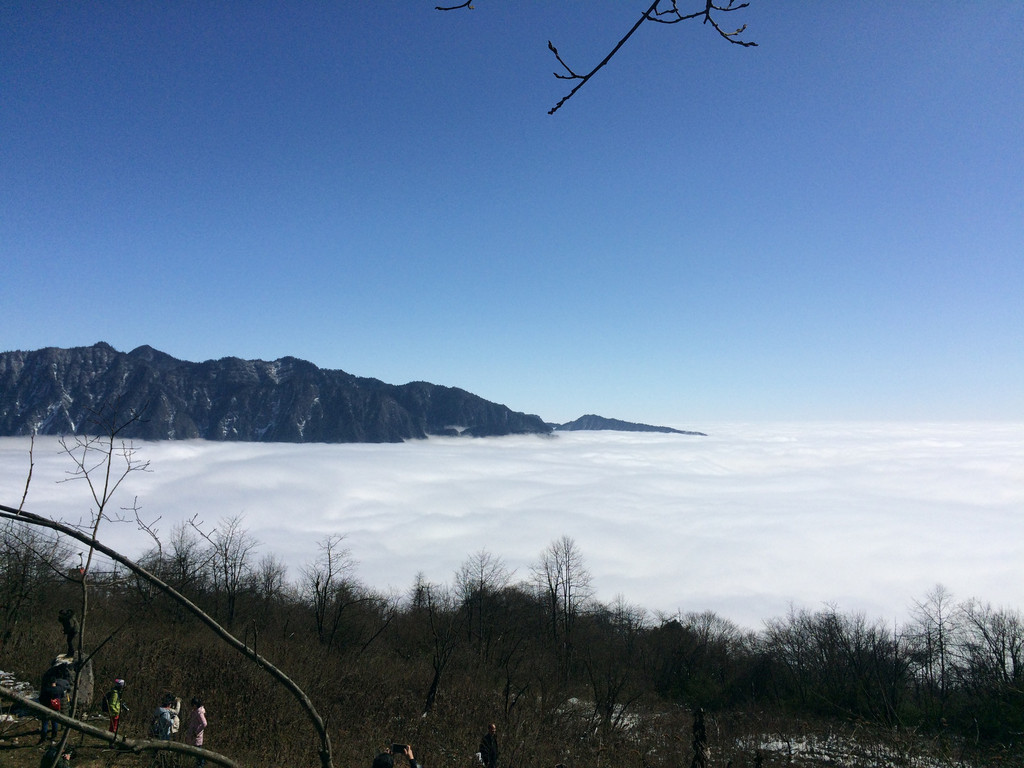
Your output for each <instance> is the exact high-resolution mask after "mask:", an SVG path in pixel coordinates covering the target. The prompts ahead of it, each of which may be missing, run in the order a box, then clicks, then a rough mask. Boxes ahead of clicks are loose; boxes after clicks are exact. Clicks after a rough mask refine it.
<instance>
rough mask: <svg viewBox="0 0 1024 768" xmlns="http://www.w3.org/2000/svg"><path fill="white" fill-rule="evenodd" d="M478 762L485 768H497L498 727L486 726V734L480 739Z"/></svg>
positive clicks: (493, 725)
mask: <svg viewBox="0 0 1024 768" xmlns="http://www.w3.org/2000/svg"><path fill="white" fill-rule="evenodd" d="M477 749H478V750H479V751H480V762H481V763H483V764H484V766H485V768H498V726H496V725H495V724H494V723H491V724H490V725H489V726H487V733H485V734H484V736H483V738H482V739H480V746H479V747H477Z"/></svg>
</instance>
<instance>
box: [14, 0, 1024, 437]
mask: <svg viewBox="0 0 1024 768" xmlns="http://www.w3.org/2000/svg"><path fill="white" fill-rule="evenodd" d="M435 4H436V3H435V2H434V0H416V2H405V3H403V4H402V6H401V8H400V9H398V8H396V6H395V5H394V4H391V3H372V2H343V3H307V2H282V3H245V4H242V3H227V4H223V3H222V4H218V3H200V4H188V3H126V2H120V1H115V2H107V3H100V4H80V3H54V2H38V1H37V0H8V1H7V2H4V3H2V4H0V93H2V100H3V108H2V109H0V136H2V137H3V145H2V158H0V171H2V172H0V255H2V259H3V266H4V279H3V281H0V306H2V307H3V308H4V317H3V323H2V327H0V348H3V349H5V350H12V349H21V350H30V349H38V348H41V347H49V346H55V347H71V346H85V345H90V344H94V343H96V342H97V341H106V342H108V343H110V344H112V345H113V346H114V347H115V348H117V349H119V350H122V351H128V350H131V349H133V348H135V347H137V346H141V345H145V344H148V345H151V346H153V347H155V348H157V349H159V350H162V351H164V352H166V353H168V354H170V355H172V356H174V357H177V358H180V359H183V360H191V361H203V360H207V359H217V358H221V357H228V356H235V357H241V358H245V359H263V360H273V359H276V358H279V357H284V356H287V355H291V356H295V357H299V358H302V359H306V360H309V361H311V362H313V363H314V364H316V365H318V366H320V367H321V368H328V369H343V370H345V371H347V372H349V373H352V374H354V375H357V376H367V377H375V378H379V379H382V380H383V381H387V382H389V383H394V384H401V383H405V382H408V381H414V380H425V381H430V382H434V383H437V384H444V385H447V386H456V387H461V388H463V389H466V390H469V391H470V392H473V393H475V394H478V395H480V396H481V397H484V398H486V399H488V400H491V401H494V402H500V403H504V404H506V405H508V406H509V407H510V408H512V409H513V410H516V411H525V412H528V413H536V414H539V415H540V416H541V417H543V418H544V419H546V420H548V421H553V422H559V423H561V422H566V421H569V420H571V419H574V418H576V417H578V416H580V415H581V414H583V413H598V414H601V415H603V416H609V417H614V418H621V419H626V420H629V421H640V422H646V423H653V424H671V425H674V426H680V427H684V428H692V429H698V430H705V428H706V425H707V424H709V423H712V422H722V421H743V420H750V421H781V420H818V421H820V420H831V419H836V420H845V419H868V420H924V421H928V420H953V421H962V420H970V419H993V420H1016V421H1019V420H1021V419H1024V301H1022V300H1021V297H1022V296H1024V258H1022V243H1024V184H1022V181H1021V180H1022V179H1024V142H1022V141H1021V136H1022V135H1024V3H1020V2H988V3H979V4H975V5H971V6H970V7H969V8H967V7H965V5H964V4H963V3H962V2H960V1H959V0H934V1H932V2H927V3H923V2H918V3H884V4H873V5H870V6H865V5H864V4H861V3H850V2H847V3H837V2H832V3H808V2H797V0H753V1H752V2H751V3H750V7H749V8H746V9H744V10H742V11H740V12H736V13H732V14H728V15H725V16H723V18H722V19H721V21H722V22H723V24H726V25H727V26H728V28H735V27H738V26H740V25H743V24H746V25H747V31H746V32H745V33H744V34H745V36H747V37H748V39H750V40H754V41H756V42H757V43H758V47H756V48H740V47H739V46H735V45H730V44H728V43H726V42H725V41H723V40H722V39H721V38H719V37H718V36H717V35H716V34H715V33H714V31H713V30H712V29H711V28H710V26H709V25H704V24H701V23H700V20H697V21H691V22H686V23H683V24H676V25H661V24H644V25H643V26H642V27H641V28H640V29H639V31H638V32H637V34H636V35H635V36H634V37H633V38H632V39H631V40H630V41H629V43H628V44H626V45H625V46H624V47H623V48H622V49H621V50H620V51H619V53H618V54H616V56H615V57H614V59H612V61H611V62H610V64H609V65H608V66H606V67H605V68H604V69H602V70H601V71H600V72H599V73H598V74H597V75H596V76H595V77H594V78H593V80H591V81H590V82H589V83H588V84H587V85H586V86H585V87H584V88H582V89H581V90H580V91H579V92H578V93H577V94H576V96H574V97H573V98H572V99H571V100H570V101H569V102H568V103H567V104H566V105H565V106H564V107H563V108H562V109H561V110H560V111H559V112H558V113H557V114H556V115H554V116H549V115H548V114H547V110H548V108H549V107H550V106H552V105H553V104H554V103H555V102H556V101H557V100H558V99H559V98H561V97H562V96H563V95H564V94H565V93H566V92H567V91H568V89H569V88H570V87H571V83H569V82H566V81H564V80H557V79H555V78H553V77H552V71H553V70H555V69H557V67H558V65H557V62H556V61H555V60H554V58H553V57H552V55H551V53H550V52H549V51H548V49H547V42H548V41H549V40H550V41H552V42H553V43H554V44H555V45H556V46H557V47H558V49H559V51H560V52H561V54H562V55H563V56H564V57H566V59H567V61H569V62H571V63H572V64H573V65H574V66H576V67H578V68H580V69H584V68H587V67H589V66H592V65H594V64H596V63H597V62H599V61H600V60H601V59H602V58H603V57H604V56H605V54H607V53H608V51H609V50H611V48H612V47H613V46H614V44H615V43H616V41H618V40H619V38H620V37H621V36H622V35H623V34H624V33H625V32H626V30H628V29H629V28H630V27H631V26H632V24H633V23H634V22H635V21H636V19H637V18H639V15H640V13H641V12H642V11H643V10H644V9H646V7H647V6H648V5H649V2H648V0H643V1H642V2H627V1H626V0H614V2H613V1H612V0H607V1H606V2H596V3H594V2H588V3H581V2H569V1H567V0H550V2H531V3H499V2H489V1H488V0H480V2H478V3H476V4H475V5H476V9H475V10H473V11H471V12H470V11H462V12H452V13H440V12H437V11H435V10H433V8H434V5H435ZM693 5H694V6H695V7H696V8H698V9H699V8H700V7H702V6H703V4H702V3H700V2H695V3H694V4H693ZM681 7H683V8H685V7H686V4H685V3H684V4H682V5H681Z"/></svg>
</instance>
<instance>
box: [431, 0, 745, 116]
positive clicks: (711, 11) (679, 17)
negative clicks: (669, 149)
mask: <svg viewBox="0 0 1024 768" xmlns="http://www.w3.org/2000/svg"><path fill="white" fill-rule="evenodd" d="M749 5H750V3H749V2H744V3H737V2H736V0H719V2H718V3H716V2H715V0H704V7H703V8H702V9H701V10H699V11H692V12H689V13H687V12H684V11H682V10H680V8H679V0H654V2H653V3H651V5H650V7H649V8H648V9H647V10H646V11H644V12H643V13H642V14H641V16H640V18H639V19H637V20H636V23H635V24H634V25H633V26H632V27H631V28H630V30H629V31H628V32H627V33H626V34H625V35H623V36H622V38H621V39H620V40H619V42H617V43H616V44H615V47H613V48H612V49H611V51H609V53H608V55H607V56H605V57H604V58H603V59H601V61H600V62H599V63H598V64H597V66H595V67H594V68H593V69H591V70H590V71H589V72H586V73H579V72H577V71H576V70H575V69H573V68H572V67H570V66H569V65H568V64H567V63H566V62H565V60H564V59H563V58H562V56H561V55H560V54H559V53H558V49H557V48H555V46H554V44H553V43H552V42H551V41H550V40H548V50H550V51H551V53H553V54H554V55H555V58H556V59H557V60H558V63H559V64H560V65H561V66H562V69H563V70H564V72H555V73H554V75H555V77H557V78H558V79H559V80H575V81H577V82H576V85H575V86H573V89H572V90H571V91H569V93H567V94H566V95H565V96H563V97H562V98H561V99H560V100H559V102H558V103H557V104H555V106H553V107H552V108H551V109H549V110H548V114H549V115H553V114H555V112H557V111H558V110H559V109H560V108H561V106H562V105H563V104H565V102H567V101H568V100H569V99H571V98H572V97H573V96H574V95H575V94H576V91H578V90H579V89H580V88H582V87H583V86H584V85H586V83H587V81H589V80H590V78H592V77H593V76H594V75H596V74H597V73H598V72H599V71H600V70H601V69H602V68H603V67H604V65H605V64H607V63H608V62H609V61H611V59H612V57H613V56H614V55H615V54H616V53H618V52H619V49H620V48H622V46H623V45H625V44H626V41H627V40H629V38H630V37H632V36H633V33H634V32H636V31H637V30H638V29H639V28H640V25H641V24H643V23H644V22H645V21H653V22H656V23H658V24H678V23H679V22H681V21H689V20H691V19H703V23H704V24H710V25H711V26H712V27H714V29H715V31H716V32H718V34H719V35H720V36H721V37H722V38H723V39H725V40H726V41H728V42H730V43H732V44H734V45H741V46H743V47H744V48H751V47H755V46H756V45H757V43H755V42H752V41H750V40H743V39H742V38H741V37H740V35H742V34H743V33H744V32H745V31H746V29H747V25H746V24H744V25H742V26H741V27H739V28H738V29H735V30H733V31H732V32H727V31H726V30H725V29H724V28H723V27H722V25H721V24H720V23H719V21H718V18H716V16H715V14H716V13H717V14H721V13H730V12H732V11H738V10H741V9H743V8H746V7H747V6H749ZM463 8H465V9H467V10H473V5H472V0H466V2H463V3H459V4H458V5H451V6H441V5H438V6H435V7H434V9H435V10H438V11H456V10H461V9H463Z"/></svg>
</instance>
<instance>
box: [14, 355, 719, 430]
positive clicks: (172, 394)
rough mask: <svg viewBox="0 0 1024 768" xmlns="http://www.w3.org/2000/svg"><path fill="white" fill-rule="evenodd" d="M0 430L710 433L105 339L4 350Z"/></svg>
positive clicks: (296, 364)
mask: <svg viewBox="0 0 1024 768" xmlns="http://www.w3.org/2000/svg"><path fill="white" fill-rule="evenodd" d="M0 398H2V399H0V436H17V435H28V434H33V433H36V434H96V433H104V432H105V431H107V430H106V428H105V427H104V425H101V424H97V423H96V422H97V419H98V418H99V419H102V418H107V419H109V418H111V417H112V416H115V414H114V413H113V412H112V411H111V409H115V410H116V411H117V413H116V418H119V419H122V420H124V419H125V418H126V417H127V416H128V415H129V414H135V415H138V418H136V419H133V420H132V421H131V422H130V423H129V424H127V425H126V427H125V429H124V431H123V432H122V433H121V436H123V437H125V438H135V439H146V440H180V439H195V438H199V439H206V440H224V441H239V442H250V441H251V442H299V443H303V442H323V443H353V442H367V443H383V442H401V441H403V440H409V439H420V438H426V437H429V436H463V435H464V436H474V437H490V436H501V435H512V434H541V435H546V434H550V433H551V432H553V431H556V430H558V431H568V430H579V429H616V430H623V431H643V432H671V433H677V434H685V435H702V434H703V433H700V432H686V431H683V430H677V429H672V428H670V427H654V426H651V425H647V424H635V423H632V422H626V421H621V420H618V419H607V418H604V417H601V416H595V415H593V414H588V415H586V416H581V417H580V418H579V419H576V420H575V421H573V422H567V423H566V424H551V423H548V422H545V421H543V420H542V419H541V418H540V417H539V416H536V415H533V414H527V413H522V412H518V411H513V410H511V409H510V408H508V407H507V406H505V405H502V404H499V403H493V402H490V401H488V400H485V399H483V398H481V397H479V396H477V395H474V394H472V393H471V392H467V391H466V390H463V389H460V388H457V387H446V386H442V385H438V384H431V383H429V382H425V381H412V382H408V383H406V384H401V385H395V384H387V383H385V382H383V381H380V380H379V379H375V378H366V377H359V376H354V375H353V374H350V373H347V372H345V371H343V370H330V369H321V368H319V367H317V366H316V365H314V364H313V363H311V362H309V361H306V360H301V359H299V358H296V357H291V356H286V357H282V358H279V359H277V360H272V361H265V360H243V359H241V358H238V357H223V358H220V359H218V360H206V361H203V362H191V361H187V360H180V359H178V358H176V357H173V356H172V355H169V354H167V353H165V352H162V351H160V350H158V349H155V348H153V347H151V346H149V345H148V344H146V345H142V346H139V347H136V348H135V349H133V350H131V351H130V352H120V351H118V350H117V349H115V348H114V347H113V346H111V345H110V344H108V343H107V342H103V341H100V342H97V343H96V344H93V345H92V346H89V347H70V348H61V347H45V348H43V349H39V350H33V351H20V350H17V351H10V352H3V353H0Z"/></svg>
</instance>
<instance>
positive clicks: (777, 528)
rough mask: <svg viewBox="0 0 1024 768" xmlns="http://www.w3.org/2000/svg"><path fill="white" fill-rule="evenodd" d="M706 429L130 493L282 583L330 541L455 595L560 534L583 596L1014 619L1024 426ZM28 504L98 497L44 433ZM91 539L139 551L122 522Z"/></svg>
mask: <svg viewBox="0 0 1024 768" xmlns="http://www.w3.org/2000/svg"><path fill="white" fill-rule="evenodd" d="M703 429H704V431H707V432H708V433H709V434H708V436H707V437H695V436H687V435H665V434H648V433H627V432H568V433H556V434H555V435H554V436H552V437H539V436H516V437H503V438H483V439H474V438H431V439H428V440H420V441H412V442H407V443H402V444H394V445H367V444H355V445H352V444H346V445H323V444H316V445H295V444H282V443H271V444H261V443H219V442H203V441H186V442H181V441H177V442H174V441H166V442H136V443H135V444H134V448H135V449H136V459H138V460H142V461H148V462H150V466H149V469H150V471H148V472H134V473H131V474H130V475H129V476H128V478H127V479H126V480H125V483H124V485H123V486H122V487H121V488H120V489H119V490H118V495H117V497H116V498H115V504H117V505H119V506H131V505H132V504H133V503H134V502H135V499H136V498H137V500H138V505H139V507H140V509H141V515H142V517H143V518H144V519H146V520H149V521H153V523H154V525H155V528H156V529H157V530H158V531H159V533H160V535H161V536H162V537H164V538H166V537H167V536H168V535H169V533H170V531H171V529H172V528H173V527H174V526H175V525H176V524H177V523H180V522H181V521H184V520H188V519H189V518H192V517H193V516H196V515H198V518H199V520H201V521H203V522H204V523H205V526H206V528H207V529H210V528H212V527H214V526H215V525H217V523H218V522H219V521H221V520H223V519H225V518H228V517H231V516H237V515H241V516H242V518H243V526H244V527H245V528H246V529H248V531H249V533H250V534H251V535H252V536H253V537H255V538H256V539H257V540H258V541H259V542H260V543H261V546H260V548H259V550H258V551H257V553H256V555H257V557H259V556H260V555H263V554H268V553H273V554H274V555H275V556H277V557H278V558H280V559H281V560H282V561H283V562H284V563H286V564H287V565H288V567H289V576H290V578H291V579H293V580H297V579H298V577H299V573H300V569H301V567H302V566H303V565H304V564H306V563H308V562H311V561H312V560H313V559H314V558H315V557H316V555H317V551H318V549H317V544H318V542H319V541H322V540H323V539H324V538H325V537H326V536H328V535H330V534H341V535H344V536H345V537H346V539H345V543H344V545H345V546H346V547H348V548H349V549H350V551H351V555H352V557H353V558H354V559H355V560H356V561H357V568H356V574H357V576H358V577H359V578H360V579H361V580H362V581H363V582H364V583H367V584H370V585H372V586H374V587H376V588H379V589H381V590H388V589H393V590H395V591H399V592H405V591H406V590H408V589H409V587H410V586H411V585H412V584H413V582H414V579H415V577H416V574H417V573H423V574H424V575H425V577H426V578H427V579H428V580H430V581H434V582H450V581H451V579H452V576H453V574H454V572H455V571H456V569H457V568H458V567H459V565H460V564H461V563H462V562H464V561H465V560H466V559H467V558H468V557H469V556H470V555H472V554H474V553H476V552H479V551H481V550H487V551H488V552H490V553H491V554H493V555H497V556H499V557H500V558H502V559H503V561H504V562H505V564H506V566H507V567H508V568H509V569H510V570H514V571H515V578H516V579H527V578H528V577H529V572H530V565H531V564H532V563H534V562H536V561H537V559H538V556H539V554H540V552H541V550H542V549H544V548H545V547H546V546H547V545H548V544H549V543H550V542H551V541H553V540H554V539H556V538H558V537H560V536H562V535H568V536H570V537H572V538H573V539H574V540H575V542H576V544H577V545H578V547H579V549H580V551H581V553H582V554H583V556H584V558H585V561H586V564H587V566H588V567H589V570H590V571H591V573H592V575H593V586H594V588H595V590H596V596H597V597H598V598H599V599H601V600H603V601H605V602H610V601H612V600H614V599H616V598H617V597H619V596H622V597H623V598H625V599H626V600H627V601H628V602H630V603H634V604H636V605H640V606H643V607H645V608H648V609H650V610H652V611H664V612H667V613H672V612H674V611H676V610H682V611H691V610H696V611H699V610H706V609H710V610H714V611H716V612H717V613H719V614H720V615H722V616H725V617H728V618H730V619H732V620H734V621H736V622H737V623H739V624H740V625H742V626H745V627H749V628H752V629H756V628H758V627H760V625H761V622H762V620H763V619H766V618H771V617H775V616H781V615H783V614H785V613H786V611H787V610H788V609H789V607H790V606H791V605H793V606H795V607H797V608H810V609H820V608H823V607H825V606H826V605H835V606H836V607H837V608H838V609H840V610H841V611H844V612H855V611H857V612H863V613H865V614H866V615H867V616H868V618H871V619H876V618H877V619H884V620H886V621H888V622H901V621H903V620H905V619H906V618H907V617H908V615H909V612H910V609H911V608H912V606H913V603H914V601H915V600H921V599H923V598H924V597H925V595H926V594H927V593H928V592H929V591H930V590H931V589H932V588H933V587H934V586H935V585H936V584H942V585H943V586H945V587H946V588H947V589H948V590H949V591H950V592H952V594H953V596H954V598H955V599H958V600H960V599H966V598H969V597H976V598H978V599H980V600H982V601H984V602H990V603H992V604H993V605H996V606H1000V607H1007V608H1014V609H1020V608H1024V579H1022V574H1024V572H1022V565H1021V564H1022V563H1024V424H1021V423H1009V424H1008V423H972V424H962V423H956V424H951V423H940V424H903V423H887V424H871V423H845V424H722V425H715V426H710V427H703ZM29 455H30V454H29V440H28V439H27V438H0V492H2V498H0V502H2V503H4V504H6V505H8V506H17V505H18V503H19V502H20V500H21V496H22V493H23V491H24V487H25V479H26V476H27V475H28V470H29ZM32 456H33V458H34V466H33V467H32V481H31V484H30V487H29V492H28V497H27V499H26V503H25V508H26V509H27V510H29V511H32V512H35V513H38V514H43V515H46V516H50V517H53V518H62V519H64V520H65V521H72V522H78V521H81V520H87V519H88V515H89V512H90V510H91V509H92V508H94V505H93V504H92V503H91V500H90V497H89V495H88V491H87V488H86V487H85V485H84V484H83V483H81V482H79V481H72V482H60V481H61V480H63V479H65V478H66V477H67V476H68V475H67V473H68V472H69V471H70V470H71V469H72V468H73V467H72V464H71V462H70V460H69V458H68V457H67V456H66V455H64V454H63V453H62V452H61V448H60V445H59V443H58V442H57V439H56V438H53V437H39V438H37V439H36V442H35V448H34V451H33V452H32ZM100 539H101V541H103V542H104V543H105V544H107V545H109V546H113V547H115V548H117V549H121V550H122V551H126V552H128V553H130V554H133V555H137V554H139V553H141V552H142V551H144V550H145V549H147V548H148V547H150V546H151V545H152V540H151V539H148V538H147V537H146V535H145V534H142V533H140V532H139V530H138V529H137V528H136V527H135V526H134V525H132V524H130V523H108V524H105V525H104V527H103V528H102V529H101V532H100Z"/></svg>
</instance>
